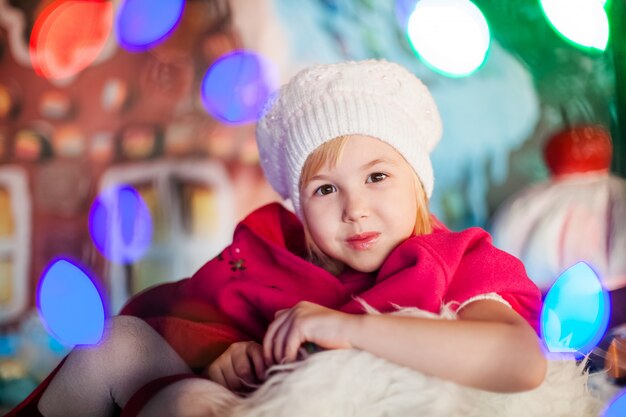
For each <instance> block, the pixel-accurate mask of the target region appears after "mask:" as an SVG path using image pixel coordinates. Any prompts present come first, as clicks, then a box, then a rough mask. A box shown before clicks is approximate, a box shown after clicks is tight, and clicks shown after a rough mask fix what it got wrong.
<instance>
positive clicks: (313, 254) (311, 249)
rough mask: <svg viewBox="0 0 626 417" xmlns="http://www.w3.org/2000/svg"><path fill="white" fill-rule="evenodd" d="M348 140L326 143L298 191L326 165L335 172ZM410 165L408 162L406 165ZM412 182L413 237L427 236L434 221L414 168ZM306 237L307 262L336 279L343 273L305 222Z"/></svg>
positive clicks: (313, 156)
mask: <svg viewBox="0 0 626 417" xmlns="http://www.w3.org/2000/svg"><path fill="white" fill-rule="evenodd" d="M348 139H349V136H339V137H338V138H335V139H332V140H329V141H328V142H324V143H323V144H321V145H320V146H319V147H318V148H317V149H315V150H314V151H313V152H311V154H310V155H309V156H308V158H307V159H306V161H305V162H304V166H303V167H302V173H301V174H300V181H299V182H298V189H299V190H300V193H302V190H303V188H304V187H305V186H306V185H307V184H308V183H309V181H311V178H312V177H313V176H314V175H315V174H317V173H318V172H319V171H320V170H321V169H322V168H323V167H324V166H325V165H328V167H329V168H331V169H333V168H335V166H337V163H338V162H339V161H340V160H341V157H342V156H343V150H344V148H345V146H346V143H347V142H348ZM407 163H408V162H407ZM411 173H412V174H413V181H414V184H415V199H416V202H417V217H416V219H415V227H414V229H413V234H414V235H416V236H418V235H425V234H428V233H431V232H432V230H433V219H432V216H431V214H430V211H429V209H428V197H427V196H426V191H425V190H424V187H423V186H422V182H421V181H420V179H419V178H418V176H417V174H416V173H415V170H414V169H412V168H411ZM302 223H303V226H304V237H305V244H306V251H307V259H308V260H309V261H310V262H312V263H314V264H315V265H318V266H320V267H322V268H324V269H325V270H327V271H328V272H330V273H332V274H334V275H337V274H339V273H340V272H341V271H342V270H343V264H342V263H341V262H339V261H337V260H335V259H332V258H331V257H329V256H328V255H326V254H325V253H324V252H322V250H321V249H320V248H319V246H317V244H315V242H314V241H313V239H312V238H311V234H310V232H309V228H308V226H307V224H306V219H303V222H302Z"/></svg>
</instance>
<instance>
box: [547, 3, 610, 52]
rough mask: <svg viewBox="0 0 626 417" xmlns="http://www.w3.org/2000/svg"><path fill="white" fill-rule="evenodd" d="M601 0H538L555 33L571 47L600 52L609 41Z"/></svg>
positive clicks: (607, 21) (606, 20) (606, 21)
mask: <svg viewBox="0 0 626 417" xmlns="http://www.w3.org/2000/svg"><path fill="white" fill-rule="evenodd" d="M605 3H606V1H603V0H541V8H542V10H543V13H544V15H545V16H546V18H547V19H548V22H549V23H550V25H551V26H552V27H553V28H554V30H555V31H556V32H557V33H558V34H559V35H560V36H562V37H563V38H564V39H565V40H567V41H568V42H570V43H572V44H573V45H574V46H576V47H578V48H581V49H585V50H589V51H599V52H602V51H604V50H605V49H606V45H607V43H608V41H609V20H608V18H607V15H606V12H605V10H604V7H605Z"/></svg>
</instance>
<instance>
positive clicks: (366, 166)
mask: <svg viewBox="0 0 626 417" xmlns="http://www.w3.org/2000/svg"><path fill="white" fill-rule="evenodd" d="M382 163H388V164H391V165H396V163H395V162H394V161H393V160H391V159H384V158H376V159H374V160H372V161H370V162H368V163H366V164H363V165H362V166H361V171H366V170H368V169H370V168H371V167H373V166H375V165H378V164H382ZM328 179H329V177H328V176H326V175H321V174H318V175H313V176H312V177H311V179H310V180H309V183H310V182H313V181H315V180H328Z"/></svg>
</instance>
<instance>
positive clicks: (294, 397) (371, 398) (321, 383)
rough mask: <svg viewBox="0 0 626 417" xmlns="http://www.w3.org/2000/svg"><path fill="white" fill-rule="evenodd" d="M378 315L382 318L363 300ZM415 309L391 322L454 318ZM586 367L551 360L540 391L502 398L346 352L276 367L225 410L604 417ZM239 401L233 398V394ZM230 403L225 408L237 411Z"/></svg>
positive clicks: (330, 416) (405, 416)
mask: <svg viewBox="0 0 626 417" xmlns="http://www.w3.org/2000/svg"><path fill="white" fill-rule="evenodd" d="M359 301H360V302H361V304H362V305H363V306H364V307H365V308H366V311H368V312H371V314H380V313H379V312H378V311H376V310H375V309H373V308H371V307H370V306H367V304H365V303H364V302H363V301H362V300H359ZM442 311H443V312H444V315H439V316H438V315H433V314H432V313H429V312H425V311H422V310H419V309H415V308H409V309H399V310H398V311H396V312H394V313H392V314H403V315H412V316H418V317H431V318H453V317H454V312H453V311H452V309H451V308H450V306H449V305H448V306H443V307H442ZM584 367H585V364H584V363H580V364H577V363H576V362H575V361H572V360H555V359H552V360H549V363H548V373H547V376H546V379H545V381H544V382H543V384H542V385H541V386H539V387H538V388H536V389H534V390H531V391H527V392H522V393H516V394H500V393H493V392H487V391H482V390H477V389H473V388H468V387H464V386H461V385H458V384H455V383H453V382H449V381H444V380H441V379H438V378H434V377H431V376H427V375H424V374H422V373H420V372H416V371H413V370H411V369H409V368H407V367H403V366H399V365H396V364H394V363H391V362H388V361H386V360H385V359H382V358H379V357H377V356H374V355H372V354H370V353H368V352H365V351H360V350H354V349H346V350H329V351H323V352H319V353H314V354H312V355H310V356H308V357H307V358H306V359H304V360H301V361H298V362H295V363H291V364H286V365H277V366H274V367H272V368H271V369H270V371H269V374H270V375H271V376H270V378H269V379H268V380H267V382H266V383H265V384H263V385H262V386H261V387H260V388H259V389H258V390H257V391H256V392H254V393H253V394H252V395H250V396H249V397H247V398H244V399H237V403H236V405H235V406H234V407H232V408H230V407H228V408H225V409H224V410H221V411H220V413H219V415H220V416H221V415H223V416H225V417H291V416H298V417H321V416H323V417H357V416H358V417H383V416H385V417H411V416H429V417H444V416H445V417H461V416H462V417H597V416H598V415H599V413H600V411H601V409H602V407H603V401H602V400H600V399H599V398H598V397H597V396H596V395H594V394H592V393H591V392H590V390H589V389H588V377H589V375H588V374H587V373H586V372H585V370H584ZM227 394H228V395H230V396H232V394H230V393H227ZM230 399H232V397H229V401H222V402H223V403H228V404H230V403H231V401H230Z"/></svg>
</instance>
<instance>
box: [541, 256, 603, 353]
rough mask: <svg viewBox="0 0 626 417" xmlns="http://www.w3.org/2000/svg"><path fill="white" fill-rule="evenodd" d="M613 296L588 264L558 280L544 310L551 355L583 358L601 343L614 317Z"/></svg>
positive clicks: (544, 332)
mask: <svg viewBox="0 0 626 417" xmlns="http://www.w3.org/2000/svg"><path fill="white" fill-rule="evenodd" d="M610 310H611V308H610V301H609V296H608V293H607V291H606V289H604V287H603V286H602V284H601V282H600V279H599V278H598V276H597V274H596V273H595V272H594V271H593V269H591V267H589V265H587V264H586V263H584V262H578V263H577V264H575V265H574V266H572V267H570V268H569V269H567V270H566V271H565V272H563V273H562V274H561V276H560V277H559V278H558V279H557V280H556V282H555V283H554V285H553V286H552V288H550V291H548V294H547V295H546V298H545V300H544V305H543V309H542V311H541V336H542V339H543V340H544V343H545V345H546V347H547V348H548V350H549V351H550V352H555V353H556V352H567V353H574V354H575V357H576V358H581V357H583V356H584V355H586V354H587V353H589V352H591V350H592V349H593V348H594V347H595V346H596V345H597V344H598V343H599V342H600V340H601V339H602V337H603V336H604V333H605V332H606V329H607V326H608V323H609V315H610Z"/></svg>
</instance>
